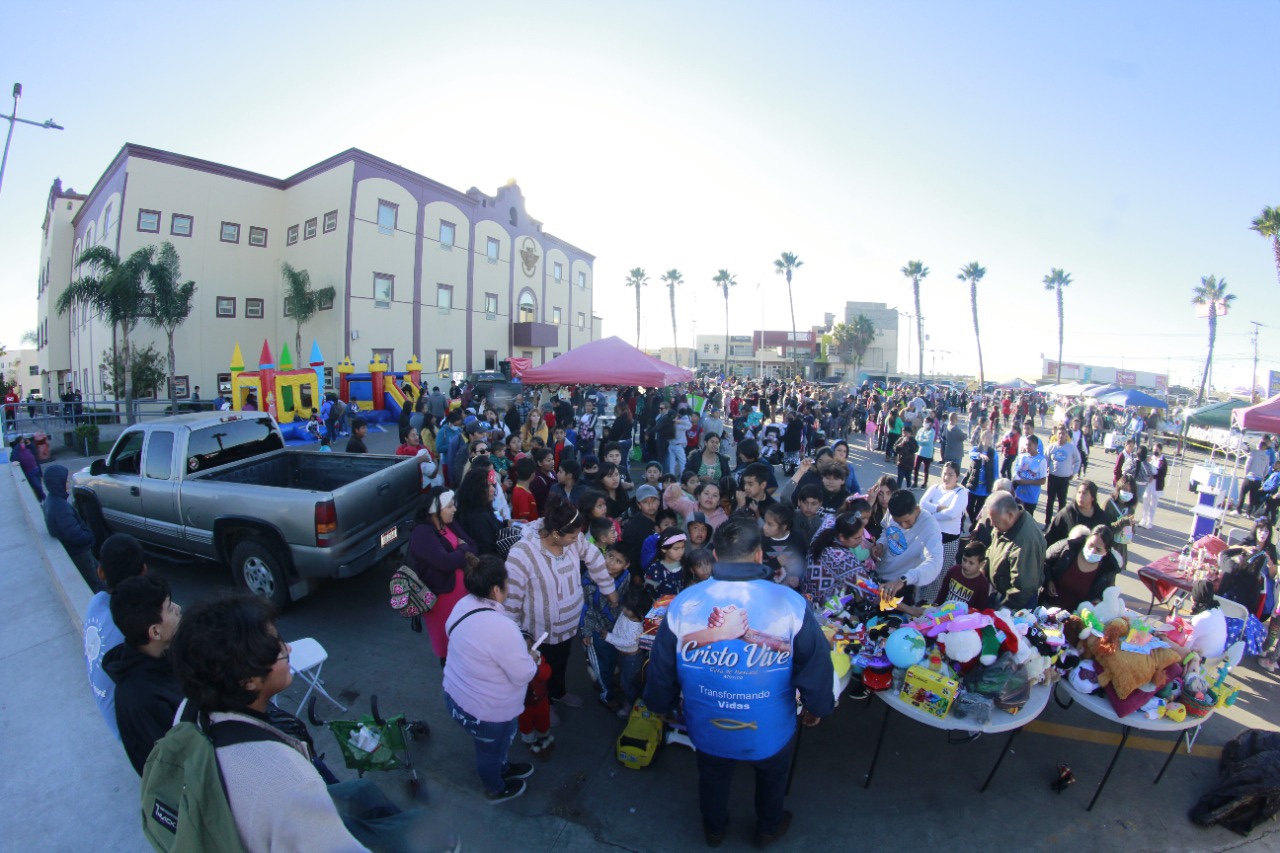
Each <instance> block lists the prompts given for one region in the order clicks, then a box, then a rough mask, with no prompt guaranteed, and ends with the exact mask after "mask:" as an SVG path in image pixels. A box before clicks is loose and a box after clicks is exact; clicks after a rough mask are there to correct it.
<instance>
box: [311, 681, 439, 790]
mask: <svg viewBox="0 0 1280 853" xmlns="http://www.w3.org/2000/svg"><path fill="white" fill-rule="evenodd" d="M316 698H317V697H315V696H312V697H311V701H309V702H308V703H307V719H308V720H310V721H311V725H313V726H316V727H319V726H328V727H329V731H331V732H333V739H334V740H336V741H337V742H338V749H340V750H342V760H343V761H344V762H346V765H347V767H348V768H350V769H351V770H354V771H356V773H357V774H358V775H360V776H361V777H363V776H364V774H365V771H366V770H398V769H400V768H401V767H403V768H405V769H406V770H408V771H409V777H410V778H409V793H410V794H411V795H412V796H414V797H417V796H418V795H419V794H420V793H421V791H422V780H421V779H419V778H418V771H417V770H415V769H414V767H413V756H412V755H411V754H410V752H409V739H410V738H412V739H413V740H422V739H423V738H425V737H427V736H428V735H429V734H430V733H431V729H430V727H429V726H428V725H427V724H426V722H425V721H422V720H414V721H412V722H410V721H408V720H406V719H405V716H404V714H396V715H395V716H394V717H391V718H389V719H385V720H384V719H383V718H382V716H381V715H380V714H379V713H378V697H377V696H372V695H371V696H370V697H369V709H370V711H371V713H370V714H366V715H364V716H362V717H360V719H358V720H322V719H320V718H319V717H318V716H317V715H316Z"/></svg>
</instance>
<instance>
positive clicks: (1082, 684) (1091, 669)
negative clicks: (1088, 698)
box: [1067, 660, 1101, 695]
mask: <svg viewBox="0 0 1280 853" xmlns="http://www.w3.org/2000/svg"><path fill="white" fill-rule="evenodd" d="M1067 681H1069V682H1070V683H1071V686H1072V687H1074V688H1075V689H1076V690H1077V691H1079V692H1080V693H1084V694H1086V695H1087V694H1089V693H1096V692H1098V690H1100V689H1101V687H1100V686H1099V685H1098V665H1097V664H1096V663H1094V662H1093V661H1091V660H1085V661H1080V665H1079V666H1077V667H1076V668H1075V669H1073V670H1071V674H1070V675H1068V676H1067Z"/></svg>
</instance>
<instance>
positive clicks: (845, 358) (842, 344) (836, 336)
mask: <svg viewBox="0 0 1280 853" xmlns="http://www.w3.org/2000/svg"><path fill="white" fill-rule="evenodd" d="M831 337H832V339H833V340H834V341H835V345H836V358H837V359H838V360H839V361H840V363H841V364H853V326H851V325H850V324H848V323H836V325H835V328H833V329H832V330H831ZM848 379H849V377H848V375H847V371H846V376H845V381H848Z"/></svg>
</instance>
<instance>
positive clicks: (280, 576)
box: [71, 412, 421, 607]
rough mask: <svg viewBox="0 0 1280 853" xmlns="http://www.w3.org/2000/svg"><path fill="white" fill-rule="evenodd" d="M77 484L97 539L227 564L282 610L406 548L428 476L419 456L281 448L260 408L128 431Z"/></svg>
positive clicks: (279, 437) (242, 581)
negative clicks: (120, 536)
mask: <svg viewBox="0 0 1280 853" xmlns="http://www.w3.org/2000/svg"><path fill="white" fill-rule="evenodd" d="M71 485H72V495H73V498H74V500H75V502H76V506H77V508H78V509H79V510H80V512H81V515H82V516H83V517H84V518H85V521H86V522H87V523H88V524H89V525H90V527H92V528H93V530H94V533H95V535H96V536H97V537H98V539H99V542H101V540H102V539H103V538H105V537H106V536H108V535H110V534H112V533H116V532H124V533H130V534H132V535H134V536H136V537H137V538H138V539H139V540H140V541H142V542H143V543H145V544H146V545H147V546H149V547H151V548H158V549H163V550H166V551H170V552H173V553H176V554H182V555H190V556H194V557H201V558H204V559H208V560H214V561H217V562H220V563H223V564H225V565H228V566H230V567H231V570H232V574H233V576H234V578H235V581H236V583H237V584H238V585H239V586H241V587H242V588H244V589H247V590H249V591H250V592H254V593H256V594H258V595H261V596H263V597H264V598H268V599H270V600H271V602H272V603H273V604H274V605H276V606H277V607H284V606H285V605H286V604H288V603H289V602H290V601H296V600H297V599H299V598H301V597H303V596H304V595H306V594H307V592H308V591H310V588H311V585H312V583H313V582H314V581H316V580H318V579H322V578H348V577H352V576H354V575H358V574H360V573H361V572H363V571H365V570H366V569H368V568H369V567H370V566H373V565H375V564H376V563H377V562H378V561H379V560H381V559H382V558H383V557H384V556H386V555H387V554H389V553H391V552H392V551H395V550H397V549H398V548H400V547H401V546H403V545H404V544H405V543H406V542H407V541H408V534H409V525H410V523H411V522H412V519H413V515H414V512H415V510H416V508H417V504H418V501H419V500H420V488H421V473H420V471H419V468H418V464H417V462H416V461H415V460H414V459H412V458H406V457H399V456H379V455H370V454H347V453H315V452H308V451H302V450H291V449H286V448H285V443H284V436H283V435H282V434H281V432H280V427H279V425H278V424H276V422H275V420H274V419H273V418H272V417H271V416H270V415H268V414H266V413H264V412H202V413H194V414H185V415H177V416H174V417H169V418H165V419H163V420H158V421H151V422H148V423H144V424H138V425H136V426H132V427H129V428H128V429H127V430H125V432H123V433H122V434H121V435H120V438H119V439H117V440H116V443H115V445H114V446H113V447H112V448H111V452H110V453H108V454H107V456H106V458H105V459H96V460H94V462H93V464H92V465H90V466H89V468H88V469H87V470H83V471H80V472H78V473H76V474H75V475H73V477H72V483H71Z"/></svg>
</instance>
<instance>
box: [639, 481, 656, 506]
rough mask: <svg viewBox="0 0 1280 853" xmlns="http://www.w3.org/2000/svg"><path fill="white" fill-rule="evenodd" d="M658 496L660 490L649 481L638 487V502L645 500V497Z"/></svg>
mask: <svg viewBox="0 0 1280 853" xmlns="http://www.w3.org/2000/svg"><path fill="white" fill-rule="evenodd" d="M656 497H658V490H657V489H656V488H654V487H653V486H650V485H649V484H648V483H645V484H644V485H643V486H641V487H640V488H638V489H636V502H637V503H639V502H640V501H642V500H644V499H645V498H656Z"/></svg>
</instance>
